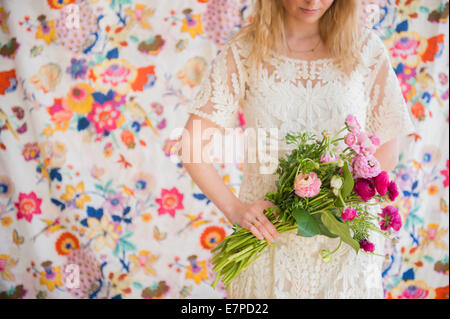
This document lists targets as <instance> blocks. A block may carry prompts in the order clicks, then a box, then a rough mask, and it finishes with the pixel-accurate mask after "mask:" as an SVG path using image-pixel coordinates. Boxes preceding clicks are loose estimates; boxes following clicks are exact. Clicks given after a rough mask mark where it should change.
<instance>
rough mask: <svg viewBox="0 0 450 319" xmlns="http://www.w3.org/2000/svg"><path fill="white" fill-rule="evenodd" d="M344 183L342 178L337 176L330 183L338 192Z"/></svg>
mask: <svg viewBox="0 0 450 319" xmlns="http://www.w3.org/2000/svg"><path fill="white" fill-rule="evenodd" d="M342 183H343V181H342V178H341V177H339V176H336V175H334V176H333V177H332V178H331V181H330V185H331V187H332V188H334V189H336V190H338V189H340V188H341V187H342Z"/></svg>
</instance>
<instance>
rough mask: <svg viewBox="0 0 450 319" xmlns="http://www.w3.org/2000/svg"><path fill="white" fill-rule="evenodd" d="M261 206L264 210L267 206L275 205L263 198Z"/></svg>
mask: <svg viewBox="0 0 450 319" xmlns="http://www.w3.org/2000/svg"><path fill="white" fill-rule="evenodd" d="M262 206H263V208H264V210H266V209H267V208H269V207H272V206H275V204H274V203H273V202H271V201H268V200H265V201H263V204H262Z"/></svg>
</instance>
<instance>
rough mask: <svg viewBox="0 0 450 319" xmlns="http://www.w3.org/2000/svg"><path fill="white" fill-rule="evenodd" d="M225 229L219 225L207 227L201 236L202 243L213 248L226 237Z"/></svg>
mask: <svg viewBox="0 0 450 319" xmlns="http://www.w3.org/2000/svg"><path fill="white" fill-rule="evenodd" d="M225 236H226V234H225V230H224V229H223V228H222V227H219V226H209V227H207V228H206V229H205V230H204V231H203V233H202V235H201V236H200V244H201V245H202V246H203V248H205V249H213V248H214V247H216V246H217V245H218V244H219V243H221V242H222V241H223V240H224V239H225Z"/></svg>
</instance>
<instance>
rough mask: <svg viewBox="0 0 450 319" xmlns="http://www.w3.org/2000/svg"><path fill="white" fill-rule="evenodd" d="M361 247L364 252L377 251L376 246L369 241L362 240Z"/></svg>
mask: <svg viewBox="0 0 450 319" xmlns="http://www.w3.org/2000/svg"><path fill="white" fill-rule="evenodd" d="M359 247H361V248H362V249H364V251H368V252H372V251H374V250H375V245H374V244H372V243H371V242H370V241H368V240H367V239H362V240H360V242H359Z"/></svg>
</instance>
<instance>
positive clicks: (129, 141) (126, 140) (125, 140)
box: [120, 130, 136, 148]
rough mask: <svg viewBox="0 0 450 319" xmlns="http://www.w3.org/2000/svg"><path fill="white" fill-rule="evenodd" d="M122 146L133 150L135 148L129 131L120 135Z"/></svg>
mask: <svg viewBox="0 0 450 319" xmlns="http://www.w3.org/2000/svg"><path fill="white" fill-rule="evenodd" d="M120 138H121V139H122V142H123V144H125V146H126V147H128V148H134V147H135V146H136V142H135V141H134V134H133V133H131V132H130V130H125V131H123V132H122V134H121V135H120Z"/></svg>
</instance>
